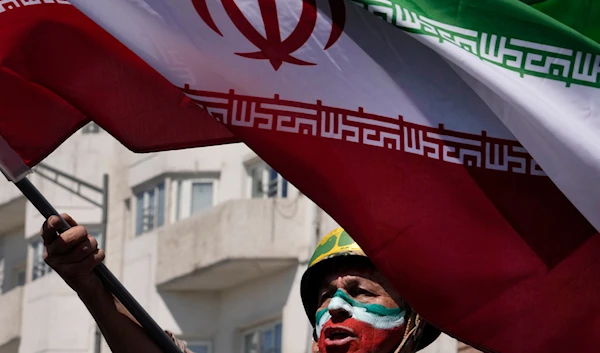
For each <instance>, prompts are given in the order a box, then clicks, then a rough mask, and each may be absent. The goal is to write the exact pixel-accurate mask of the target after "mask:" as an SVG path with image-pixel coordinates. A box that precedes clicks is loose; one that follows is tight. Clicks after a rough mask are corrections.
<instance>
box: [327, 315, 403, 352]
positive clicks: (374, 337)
mask: <svg viewBox="0 0 600 353" xmlns="http://www.w3.org/2000/svg"><path fill="white" fill-rule="evenodd" d="M403 332H404V325H403V326H401V327H398V328H394V329H389V330H384V329H378V328H375V327H373V326H371V325H369V324H368V323H365V322H362V321H358V320H355V319H353V318H348V319H346V320H344V321H342V322H336V323H333V321H331V320H329V321H328V322H327V323H326V324H325V325H324V326H323V330H322V331H321V335H320V337H319V341H318V347H319V352H320V353H391V352H393V350H394V349H395V348H397V347H398V345H399V344H400V342H401V341H402V334H403Z"/></svg>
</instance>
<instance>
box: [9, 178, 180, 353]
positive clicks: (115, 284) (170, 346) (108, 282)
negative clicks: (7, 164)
mask: <svg viewBox="0 0 600 353" xmlns="http://www.w3.org/2000/svg"><path fill="white" fill-rule="evenodd" d="M15 185H16V186H17V187H18V188H19V190H21V192H22V193H23V195H25V197H26V198H27V199H28V200H29V201H30V202H31V203H32V204H33V206H35V208H37V210H38V211H40V213H41V214H42V216H44V218H46V219H48V218H50V216H58V217H59V218H60V219H61V221H62V227H61V229H60V230H59V233H62V232H64V231H66V230H67V229H69V228H71V226H70V225H69V224H68V223H67V222H66V221H65V220H64V219H63V218H62V217H61V216H60V215H59V214H58V212H56V210H55V209H54V207H52V205H51V204H50V202H48V200H46V198H45V197H44V195H42V194H41V193H40V192H39V191H38V189H37V188H36V187H35V186H34V185H33V184H32V183H31V182H30V181H29V179H27V178H23V179H22V180H20V181H18V182H16V183H15ZM94 272H95V273H96V275H97V276H98V277H100V279H101V280H102V283H103V284H104V286H105V287H106V288H107V289H108V290H109V291H110V292H111V293H112V294H113V295H114V296H115V297H116V298H117V299H118V300H119V301H120V302H121V303H122V304H123V306H125V308H127V310H129V312H130V313H131V315H132V316H133V317H134V318H135V319H136V320H137V321H138V322H139V323H140V325H141V326H142V327H143V328H144V330H145V331H146V333H147V334H148V336H150V338H151V339H152V340H153V341H154V342H155V343H156V345H157V346H158V347H159V348H160V349H161V350H162V351H163V352H164V353H182V352H181V350H180V349H179V348H178V347H177V346H176V345H175V342H173V340H171V338H170V337H169V336H168V335H167V334H166V333H165V332H164V331H163V330H162V329H161V328H160V326H158V324H157V323H156V322H155V321H154V320H153V319H152V317H151V316H150V315H148V313H147V312H146V310H144V308H142V306H141V305H140V304H139V303H138V302H137V300H135V298H134V297H133V296H132V295H131V294H130V293H129V292H128V291H127V289H125V287H124V286H123V284H121V282H119V280H118V279H117V278H116V277H115V276H114V275H113V274H112V272H110V270H109V269H108V268H107V267H106V266H105V265H104V264H100V265H98V266H97V267H96V268H95V269H94Z"/></svg>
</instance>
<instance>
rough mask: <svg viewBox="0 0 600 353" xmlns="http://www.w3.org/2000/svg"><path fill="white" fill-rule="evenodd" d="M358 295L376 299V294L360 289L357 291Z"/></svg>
mask: <svg viewBox="0 0 600 353" xmlns="http://www.w3.org/2000/svg"><path fill="white" fill-rule="evenodd" d="M357 294H358V295H366V296H367V297H374V296H375V294H374V293H373V292H370V291H368V290H366V289H364V288H358V289H357Z"/></svg>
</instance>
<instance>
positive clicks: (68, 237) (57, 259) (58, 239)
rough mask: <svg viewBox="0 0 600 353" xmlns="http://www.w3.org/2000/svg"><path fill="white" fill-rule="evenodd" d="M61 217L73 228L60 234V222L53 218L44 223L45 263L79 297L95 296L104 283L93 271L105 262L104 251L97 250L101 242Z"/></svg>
mask: <svg viewBox="0 0 600 353" xmlns="http://www.w3.org/2000/svg"><path fill="white" fill-rule="evenodd" d="M61 216H62V217H63V219H64V220H65V221H67V223H69V224H70V225H71V227H72V228H71V229H69V230H67V231H66V232H64V233H62V234H58V233H57V230H58V229H60V225H61V221H60V218H58V217H56V216H52V217H50V218H49V219H48V220H47V221H46V222H44V225H43V226H42V230H41V236H42V239H43V240H44V246H45V251H44V260H45V261H46V263H47V264H48V265H49V266H50V267H52V269H54V271H56V273H58V274H59V275H60V276H61V277H62V278H63V279H64V280H65V282H67V284H68V285H69V286H71V288H73V290H75V291H76V292H78V293H79V294H83V293H87V292H90V291H92V292H93V291H95V290H97V289H98V288H99V287H98V286H101V283H100V280H99V278H98V277H97V276H96V275H95V274H93V273H92V271H93V269H94V268H95V267H96V266H97V265H98V264H100V263H101V262H102V261H103V260H104V251H103V250H101V249H98V242H97V241H96V239H94V237H92V236H91V235H90V234H89V233H88V231H87V230H86V229H85V228H84V227H82V226H79V225H77V222H75V221H74V220H73V219H72V218H71V217H70V216H69V215H67V214H63V215H61Z"/></svg>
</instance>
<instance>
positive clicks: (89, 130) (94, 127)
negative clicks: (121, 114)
mask: <svg viewBox="0 0 600 353" xmlns="http://www.w3.org/2000/svg"><path fill="white" fill-rule="evenodd" d="M81 132H82V133H84V134H97V133H99V132H100V126H98V124H96V123H95V122H93V121H92V122H90V123H88V124H87V125H86V126H84V127H83V128H82V129H81Z"/></svg>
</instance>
